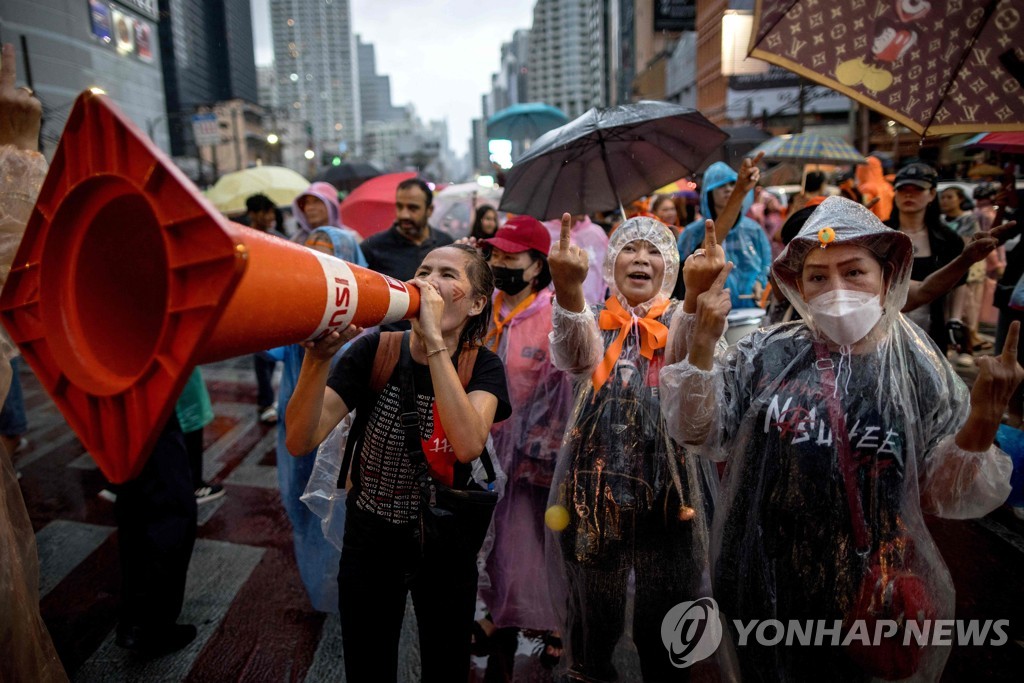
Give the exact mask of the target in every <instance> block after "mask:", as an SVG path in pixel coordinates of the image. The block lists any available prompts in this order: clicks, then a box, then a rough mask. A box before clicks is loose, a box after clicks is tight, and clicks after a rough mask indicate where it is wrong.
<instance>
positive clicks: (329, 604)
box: [268, 227, 366, 612]
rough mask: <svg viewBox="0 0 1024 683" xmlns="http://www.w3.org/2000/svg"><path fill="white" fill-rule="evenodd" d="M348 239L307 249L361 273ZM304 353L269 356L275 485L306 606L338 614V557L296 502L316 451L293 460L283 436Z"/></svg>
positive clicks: (326, 236)
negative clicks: (276, 376) (275, 415)
mask: <svg viewBox="0 0 1024 683" xmlns="http://www.w3.org/2000/svg"><path fill="white" fill-rule="evenodd" d="M350 233H351V231H350V230H346V229H343V228H334V227H321V228H314V229H313V231H312V232H311V233H309V235H308V236H307V237H306V246H307V247H309V248H310V249H313V250H315V251H317V252H320V253H326V254H328V255H329V256H333V257H335V258H340V259H342V260H343V261H348V262H349V263H354V264H356V265H357V266H362V267H364V268H365V267H366V259H365V258H364V257H363V252H362V251H361V250H360V249H359V245H358V243H357V242H356V240H355V239H354V238H353V237H352V235H351V234H350ZM305 351H306V350H305V348H303V346H302V345H300V344H290V345H288V346H281V347H278V348H276V349H273V350H271V351H269V352H268V353H269V354H270V356H271V357H272V358H273V359H274V360H275V361H279V360H280V361H284V369H283V371H282V373H281V386H280V388H279V389H278V394H277V402H278V406H279V411H280V415H281V418H280V421H279V422H278V425H277V481H278V485H279V487H280V489H281V502H282V504H283V505H284V509H285V512H287V513H288V520H289V521H290V522H291V523H292V531H293V541H294V545H295V561H296V563H297V564H298V565H299V574H300V575H301V576H302V583H303V585H305V587H306V594H307V595H308V596H309V602H310V604H312V605H313V609H315V610H318V611H320V612H337V611H338V582H337V580H336V578H337V574H338V561H339V559H340V557H341V555H340V551H339V550H338V549H337V548H335V547H334V546H332V545H331V543H330V542H329V541H328V540H327V539H326V538H324V534H323V531H322V530H321V528H320V518H319V517H317V516H316V515H315V514H314V513H313V512H312V511H311V510H310V509H309V508H308V507H306V505H305V504H304V503H302V502H301V501H300V500H299V496H301V495H302V492H303V491H304V490H305V489H306V484H307V483H308V482H309V477H310V475H311V474H312V472H313V464H314V463H315V462H316V451H315V450H313V451H310V452H309V453H306V454H304V455H300V456H292V455H291V454H290V453H289V452H288V447H287V446H285V440H286V438H287V435H288V423H287V420H286V419H285V412H286V410H287V409H288V402H289V401H290V400H291V397H292V392H293V391H294V390H295V384H296V383H297V382H298V381H299V371H300V370H301V369H302V358H303V356H304V354H305ZM338 355H340V352H339V354H338Z"/></svg>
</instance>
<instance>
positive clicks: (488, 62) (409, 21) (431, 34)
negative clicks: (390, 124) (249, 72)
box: [252, 0, 535, 154]
mask: <svg viewBox="0 0 1024 683" xmlns="http://www.w3.org/2000/svg"><path fill="white" fill-rule="evenodd" d="M349 2H350V5H351V8H352V27H353V32H355V33H358V34H359V35H360V36H362V39H363V41H364V42H369V43H373V44H374V46H375V47H376V48H377V73H380V74H387V75H389V76H391V101H392V102H393V103H394V104H396V105H404V104H407V103H410V102H411V103H412V104H414V105H415V106H416V111H417V113H418V114H419V116H420V118H422V119H423V120H424V121H429V120H434V119H447V120H448V137H449V145H450V146H451V148H452V149H453V150H455V152H456V153H458V154H464V153H465V152H466V150H467V149H469V137H470V135H471V128H470V121H471V120H472V119H473V118H475V117H477V116H480V96H481V95H482V94H484V93H485V92H488V91H489V90H490V87H491V80H490V79H491V74H492V73H494V72H495V71H497V70H498V62H499V59H500V57H501V53H500V50H501V44H502V43H504V42H508V41H509V40H511V39H512V33H513V32H514V31H515V30H516V29H520V28H527V29H528V28H530V25H531V24H532V23H533V5H534V2H535V0H502V1H501V2H481V0H435V1H434V2H432V3H429V2H424V1H423V0H349ZM269 3H270V0H252V10H253V30H254V32H255V36H254V37H255V41H256V63H257V64H269V63H270V62H272V61H273V59H274V51H273V45H272V44H271V38H270V11H269V6H270V4H269Z"/></svg>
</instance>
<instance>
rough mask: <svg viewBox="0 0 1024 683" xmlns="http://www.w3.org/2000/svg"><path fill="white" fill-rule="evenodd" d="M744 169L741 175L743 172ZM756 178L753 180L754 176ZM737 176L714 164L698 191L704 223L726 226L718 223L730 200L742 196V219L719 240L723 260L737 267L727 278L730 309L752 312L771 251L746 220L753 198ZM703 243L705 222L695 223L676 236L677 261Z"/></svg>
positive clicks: (756, 228) (755, 226) (757, 227)
mask: <svg viewBox="0 0 1024 683" xmlns="http://www.w3.org/2000/svg"><path fill="white" fill-rule="evenodd" d="M745 169H746V167H745V168H744V172H746V170H745ZM755 178H756V176H755ZM738 180H739V174H737V173H736V171H734V170H732V169H731V168H730V167H729V166H728V165H726V164H724V163H722V162H721V161H716V162H715V163H713V164H711V166H710V167H708V170H707V171H705V172H704V179H703V181H702V184H701V189H700V212H701V215H702V216H704V218H705V219H711V220H713V221H716V222H717V223H719V225H720V227H724V226H728V225H730V224H731V223H730V222H729V221H723V220H720V219H721V218H722V214H723V213H724V211H725V207H726V205H727V202H728V201H729V198H730V197H731V196H732V194H733V193H734V192H741V193H742V194H743V195H745V196H744V197H743V205H742V209H741V216H740V218H739V220H737V221H736V224H735V225H733V226H732V228H731V229H729V232H728V233H727V234H726V236H725V238H724V239H723V240H722V247H723V248H724V249H725V253H726V256H727V257H728V258H729V260H730V261H732V262H733V263H735V264H736V267H735V268H734V269H733V271H732V272H731V273H730V274H729V282H728V284H729V289H730V291H731V293H732V305H733V308H754V307H756V306H757V302H758V300H760V298H761V292H762V291H763V290H764V287H765V286H766V285H767V284H768V268H769V267H770V266H771V263H772V247H771V243H770V242H769V241H768V235H766V234H765V231H764V230H762V229H761V226H760V225H758V224H757V223H755V222H754V221H753V220H752V219H750V218H747V217H746V215H745V214H746V213H747V211H748V210H749V209H750V205H751V204H752V203H753V201H754V197H753V194H750V193H748V191H747V189H746V187H747V186H746V179H744V181H743V182H740V183H739V187H737V181H738ZM702 239H704V220H703V219H702V220H699V221H694V222H692V223H690V224H689V225H687V226H686V229H685V230H683V232H682V233H681V234H680V235H679V258H680V259H685V258H686V257H687V256H689V255H690V254H692V253H693V251H694V250H695V249H697V248H698V247H700V244H701V240H702Z"/></svg>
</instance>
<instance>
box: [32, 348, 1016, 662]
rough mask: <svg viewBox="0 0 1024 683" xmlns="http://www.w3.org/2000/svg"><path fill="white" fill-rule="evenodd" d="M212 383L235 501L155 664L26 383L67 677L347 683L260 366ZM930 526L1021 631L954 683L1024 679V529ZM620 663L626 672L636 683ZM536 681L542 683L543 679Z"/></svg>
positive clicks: (51, 609) (990, 520) (212, 369)
mask: <svg viewBox="0 0 1024 683" xmlns="http://www.w3.org/2000/svg"><path fill="white" fill-rule="evenodd" d="M203 370H204V376H205V378H206V381H207V385H208V387H209V391H210V394H211V397H212V399H213V403H214V411H215V413H216V419H215V420H214V422H213V423H212V424H211V425H210V426H208V427H207V428H206V457H205V468H206V477H207V479H209V480H213V481H219V482H221V483H223V484H224V486H225V488H226V489H227V492H228V493H227V495H226V496H225V497H223V498H220V499H218V500H216V501H213V502H211V503H208V504H206V505H202V506H200V507H199V534H198V537H199V540H198V541H197V543H196V547H195V552H194V554H193V556H192V564H191V567H190V569H189V583H188V589H187V594H186V598H185V607H184V611H183V613H182V615H181V618H180V620H179V621H181V622H183V623H193V624H195V625H196V626H197V627H198V628H199V636H198V637H197V638H196V640H195V641H194V642H193V643H192V644H191V645H189V646H188V647H187V648H185V649H184V650H182V651H180V652H178V653H175V654H173V655H170V656H166V657H163V658H159V659H155V660H151V661H148V662H143V661H139V660H136V659H133V657H132V656H130V655H129V654H128V653H127V651H125V650H122V649H121V648H119V647H117V646H116V645H115V644H114V627H115V625H116V615H117V604H118V590H119V588H118V587H119V581H120V572H119V568H118V555H117V533H116V529H115V526H116V525H115V522H114V515H113V506H112V505H111V503H109V502H108V501H107V500H105V499H103V498H101V497H100V496H98V495H97V494H99V492H100V491H101V490H102V489H103V487H104V481H103V479H102V477H101V475H100V473H99V472H98V471H97V469H96V468H95V466H94V465H93V463H92V461H91V460H90V458H89V456H88V455H86V454H85V453H84V451H83V449H82V446H81V445H80V444H79V443H78V441H77V439H76V438H75V437H74V435H73V434H72V433H71V431H70V430H69V429H68V427H67V425H66V424H65V423H64V421H63V419H62V418H61V416H60V414H59V413H57V411H56V410H55V408H54V406H53V404H52V403H51V402H50V400H49V398H48V397H47V396H46V395H45V394H44V393H43V392H42V390H41V389H40V388H39V385H38V383H37V382H36V380H35V378H34V377H33V376H32V374H31V373H30V372H29V371H27V370H25V371H23V372H22V374H21V379H22V382H23V384H24V387H25V394H26V406H27V410H28V415H29V422H30V431H29V433H28V438H29V441H30V446H29V448H27V449H26V450H24V451H22V452H21V453H19V454H18V456H17V457H16V459H15V466H16V468H17V469H18V470H20V471H21V472H22V479H21V486H22V490H23V492H24V495H25V499H26V502H27V504H28V508H29V512H30V514H31V517H32V522H33V525H34V527H35V529H36V538H37V541H38V547H39V555H40V560H41V567H42V569H41V580H40V593H41V596H42V614H43V617H44V619H45V620H46V623H47V625H48V627H49V629H50V633H51V635H52V637H53V640H54V643H55V644H56V646H57V650H58V652H59V653H60V656H61V658H62V660H63V663H64V666H65V668H66V669H67V672H68V674H69V676H70V677H71V679H72V680H76V681H178V680H187V681H234V680H246V681H338V680H342V677H343V674H342V669H343V665H342V656H341V641H340V632H339V626H338V621H337V617H334V616H331V617H325V616H324V615H322V614H318V613H316V612H314V611H313V610H312V609H311V608H310V607H309V605H308V602H307V599H306V596H305V592H304V590H303V588H302V584H301V582H300V580H299V575H298V570H297V568H296V565H295V560H294V559H293V555H292V540H291V529H290V527H289V523H288V520H287V518H286V517H285V513H284V510H283V508H282V507H281V505H280V502H279V499H278V490H277V476H276V472H275V468H274V462H275V455H274V442H275V434H276V428H275V427H268V426H264V425H261V424H259V422H258V421H257V419H256V418H257V416H256V409H255V396H256V387H255V379H254V376H253V372H252V369H251V361H250V359H248V358H245V359H236V360H233V361H227V362H223V363H218V364H215V365H211V366H206V367H204V369H203ZM930 527H931V530H932V533H933V534H934V535H935V538H936V540H937V541H938V543H939V546H940V548H941V549H942V551H943V554H944V556H945V558H946V562H947V564H948V565H949V568H950V571H951V572H952V574H953V579H954V581H955V583H956V587H957V617H958V618H961V619H969V618H980V619H1009V620H1010V627H1009V629H1008V633H1009V635H1010V642H1009V643H1008V644H1006V645H1004V646H1002V647H961V648H954V649H953V653H952V655H951V657H950V659H949V663H948V665H947V666H946V670H945V674H944V676H943V680H944V681H964V680H974V681H982V680H983V681H1011V680H1019V675H1020V672H1021V671H1022V670H1024V583H1022V582H1021V580H1020V577H1021V575H1022V570H1024V522H1021V521H1019V520H1017V519H1016V518H1015V517H1014V516H1013V515H1012V514H1011V513H1010V512H1009V511H1008V510H1007V509H1005V508H1003V509H1000V510H998V511H996V512H995V513H993V514H992V515H990V516H989V517H987V518H985V519H982V520H975V521H963V522H961V521H948V520H936V519H931V520H930ZM410 634H411V626H410V624H408V623H407V625H406V629H405V634H404V636H403V641H402V649H403V652H404V657H405V665H404V666H403V679H404V680H416V679H417V677H415V676H414V675H413V674H412V673H411V672H414V671H415V670H416V665H415V659H416V654H415V651H414V645H413V640H411V639H410V638H409V637H408V636H409V635H410ZM620 650H623V652H621V653H620V655H621V656H620V657H619V660H620V661H621V662H622V665H623V666H620V670H622V671H623V672H624V673H626V672H629V671H630V670H633V671H635V669H633V668H632V667H631V666H630V662H629V654H630V653H629V652H626V651H625V648H620ZM524 660H525V657H521V658H520V661H521V662H524ZM524 663H525V662H524ZM523 668H524V669H525V668H526V667H523ZM529 669H532V670H533V672H532V673H531V674H529V675H528V677H529V678H530V679H535V675H536V673H537V669H538V667H535V666H530V667H529ZM627 675H628V674H627ZM517 678H521V677H520V676H517ZM630 680H632V679H630Z"/></svg>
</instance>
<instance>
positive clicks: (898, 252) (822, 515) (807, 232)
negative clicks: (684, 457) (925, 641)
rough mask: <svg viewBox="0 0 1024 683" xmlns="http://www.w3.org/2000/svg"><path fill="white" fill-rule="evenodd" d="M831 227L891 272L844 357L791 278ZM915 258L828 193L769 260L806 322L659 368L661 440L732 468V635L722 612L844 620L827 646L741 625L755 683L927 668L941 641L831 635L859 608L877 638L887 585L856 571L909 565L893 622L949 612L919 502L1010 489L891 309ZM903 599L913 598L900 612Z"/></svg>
mask: <svg viewBox="0 0 1024 683" xmlns="http://www.w3.org/2000/svg"><path fill="white" fill-rule="evenodd" d="M830 230H832V231H834V232H831V233H830V232H829V231H830ZM833 236H834V243H835V244H853V245H857V246H860V247H864V248H866V249H867V250H869V251H870V252H871V253H872V254H874V256H875V258H876V259H877V260H878V261H879V262H880V263H881V264H882V269H883V273H885V276H884V277H885V279H886V281H887V289H886V290H885V291H884V292H883V294H882V313H881V318H880V319H879V320H878V322H877V323H875V325H874V327H873V328H871V331H870V332H868V333H867V336H863V335H862V337H861V341H860V342H857V343H855V344H854V347H855V348H856V349H857V350H856V351H853V350H852V349H853V348H854V347H851V346H844V347H840V349H839V350H838V351H837V350H834V349H835V345H834V344H833V345H831V346H827V345H826V344H825V341H827V338H826V337H825V336H824V334H823V333H822V332H820V329H822V328H821V327H819V322H818V321H816V320H815V315H814V313H813V312H812V310H810V308H809V306H808V304H807V303H806V302H805V301H804V298H803V297H802V296H801V293H800V291H799V289H798V287H797V283H798V282H799V281H800V277H801V271H802V270H803V267H804V259H805V258H806V257H807V255H808V253H809V252H810V250H811V249H818V248H821V242H828V241H829V239H830V238H832V237H833ZM911 258H912V251H911V245H910V240H909V239H908V238H907V237H906V236H905V235H903V234H902V233H899V232H898V231H894V230H890V229H889V228H886V227H885V226H884V225H882V223H881V222H880V221H879V220H878V218H877V217H876V216H875V215H874V214H872V213H871V212H870V211H868V210H867V209H865V208H864V207H862V206H861V205H859V204H857V203H855V202H852V201H850V200H847V199H843V198H840V197H832V198H829V199H827V200H825V202H824V203H822V204H821V206H820V207H819V208H818V209H817V211H815V212H814V214H812V216H811V218H810V220H808V222H807V224H806V225H805V226H804V227H803V229H802V230H801V231H800V233H799V235H798V236H797V237H796V238H795V239H794V240H793V242H792V243H791V244H790V245H789V246H788V247H787V248H786V250H785V251H783V253H782V254H781V255H780V256H779V258H778V259H776V261H775V263H774V266H773V269H774V275H775V280H776V282H777V283H778V285H779V287H780V289H781V291H782V293H783V294H784V295H785V296H786V298H787V299H788V300H789V301H791V302H792V303H793V305H794V306H795V307H796V309H797V311H798V312H799V313H800V315H801V316H802V318H803V320H801V321H799V322H793V323H785V324H781V325H776V326H773V327H769V328H766V329H761V330H758V331H756V332H754V333H752V334H751V335H749V336H747V337H745V338H744V339H742V340H740V341H739V342H738V343H737V345H736V346H735V348H731V349H728V350H726V348H725V346H724V345H723V344H719V347H718V351H717V353H716V358H715V362H714V367H713V369H712V370H710V371H703V370H701V369H698V368H696V367H694V366H692V365H690V364H689V362H688V361H687V360H684V361H682V362H680V363H678V364H674V365H670V366H668V367H666V368H665V369H663V370H662V373H661V388H662V408H663V410H664V412H665V416H666V420H667V422H668V424H669V426H670V429H671V431H672V433H673V436H674V437H675V438H676V439H678V440H679V441H680V442H684V443H700V444H701V445H699V446H694V447H693V451H694V452H700V453H701V454H702V455H704V456H705V457H707V458H710V459H714V460H725V462H726V470H725V475H724V479H723V482H722V493H721V495H720V497H719V500H718V507H717V508H716V510H715V519H714V524H713V528H712V560H713V566H712V576H713V586H714V598H715V600H717V602H718V605H719V608H720V609H721V611H722V613H723V616H724V617H725V619H726V622H727V623H728V624H729V625H730V626H731V627H733V630H732V631H731V633H732V636H733V637H734V639H735V638H736V637H737V635H738V632H737V630H736V629H735V626H734V623H735V622H734V620H740V621H741V622H743V623H745V624H749V623H750V621H751V620H760V621H764V620H772V619H777V620H780V621H781V622H782V624H783V625H784V626H785V627H786V628H792V626H791V625H793V624H795V625H797V626H799V627H803V625H805V624H806V623H808V622H811V621H814V622H815V623H817V622H818V620H822V621H821V624H822V625H827V626H829V627H832V626H833V625H834V624H840V623H841V624H842V629H841V633H840V634H839V635H838V636H836V638H837V640H834V639H833V635H831V634H829V633H824V634H823V639H822V640H819V643H822V642H823V643H824V644H823V645H818V646H813V644H812V645H808V646H800V645H793V646H785V645H779V646H775V647H770V646H768V645H767V644H758V643H756V642H755V639H754V638H753V637H752V636H751V637H750V638H749V639H748V641H747V643H746V644H745V645H736V643H737V642H738V641H736V642H734V645H736V647H735V653H736V655H737V656H738V658H739V663H740V665H741V668H742V670H743V673H744V675H745V677H748V678H749V679H750V680H753V679H757V680H781V681H803V680H819V679H820V678H821V676H823V675H827V677H828V679H829V680H833V681H854V680H856V681H861V680H866V679H867V678H869V677H871V676H872V675H874V676H877V677H881V678H892V677H893V676H896V677H900V678H902V677H906V676H907V675H912V676H915V677H916V678H915V680H937V679H938V677H939V675H940V673H941V672H942V669H943V666H944V664H945V661H946V658H947V656H948V654H949V647H948V646H940V645H936V646H929V647H925V648H923V649H917V650H915V649H914V648H911V649H909V650H908V649H906V648H901V647H900V646H899V643H901V642H902V639H903V635H904V632H903V631H900V632H899V634H898V637H897V639H896V640H897V645H896V646H893V644H892V642H890V643H889V644H887V645H886V644H880V645H877V646H874V645H868V646H864V647H862V645H863V642H862V641H861V640H860V638H859V636H858V639H857V640H851V641H850V642H849V643H846V644H845V645H844V642H843V641H844V640H845V639H846V637H847V636H848V635H849V634H850V633H854V634H857V631H854V630H853V629H854V628H856V626H855V623H854V622H855V621H856V620H865V621H864V625H865V626H866V627H867V628H868V629H869V630H870V633H871V637H874V632H875V629H874V626H873V625H872V624H871V623H870V619H869V618H868V617H870V613H869V612H866V611H865V609H864V604H865V602H864V600H863V597H864V596H866V595H868V594H874V591H875V590H876V588H875V587H876V586H878V585H882V584H879V583H877V582H875V581H874V580H868V579H866V577H871V578H872V579H874V578H876V574H875V573H874V570H875V569H876V568H878V567H880V566H887V567H888V570H889V571H898V572H900V573H901V575H902V577H903V579H901V584H900V585H899V587H898V588H894V586H895V584H893V583H886V584H884V585H886V586H888V587H889V588H890V589H894V590H893V592H890V593H888V595H889V597H888V598H885V597H884V596H882V597H881V598H880V599H879V600H878V601H877V602H875V603H874V604H875V606H876V608H878V609H883V608H884V604H883V603H886V601H890V602H889V603H888V604H896V605H897V609H895V610H893V612H892V614H891V618H892V620H894V621H896V620H898V621H899V624H900V625H901V626H902V624H903V623H904V620H905V619H909V620H923V619H926V618H927V619H952V618H953V607H954V592H953V584H952V581H951V580H950V575H949V572H948V570H947V569H946V565H945V564H944V563H943V561H942V557H941V556H940V555H939V552H938V549H937V548H936V546H935V543H934V541H933V540H932V538H931V536H930V534H929V533H928V529H927V528H926V527H925V523H924V519H923V516H922V513H923V512H929V513H931V514H934V515H938V516H940V517H946V518H953V519H965V518H971V517H979V516H982V515H984V514H986V513H988V512H989V511H991V510H993V509H994V508H996V507H998V506H999V505H1000V504H1001V503H1002V502H1003V501H1004V500H1005V499H1006V496H1007V494H1008V493H1009V477H1010V470H1011V465H1010V461H1009V458H1008V457H1007V456H1006V455H1005V454H1004V453H1003V452H1002V451H1000V450H999V449H998V448H996V447H994V446H993V447H991V448H990V449H989V450H987V451H985V452H979V453H975V452H967V451H964V450H962V449H960V448H959V447H958V446H957V445H956V442H955V440H954V437H955V434H956V433H957V431H958V430H959V429H960V428H961V426H962V425H963V424H964V421H965V419H966V418H967V415H968V412H969V407H970V406H969V395H968V391H967V387H966V386H965V385H964V383H963V381H961V380H960V378H959V377H957V375H956V374H955V373H954V372H953V369H952V368H951V367H950V365H949V363H948V362H947V361H946V359H945V356H944V355H943V354H942V353H941V352H940V351H939V349H938V348H936V346H935V345H934V343H933V342H932V341H931V339H929V337H928V335H926V334H925V333H923V332H922V331H921V329H920V328H918V327H917V326H915V325H913V324H912V323H910V322H908V320H907V319H906V318H905V317H904V316H903V315H902V314H901V313H900V312H899V311H900V308H901V307H902V306H903V304H904V303H905V301H906V297H907V291H908V288H909V282H910V269H911ZM694 318H695V316H684V319H683V320H681V321H680V322H681V327H682V328H684V329H685V328H686V327H687V326H689V327H690V328H691V329H692V323H693V319H694ZM822 324H823V323H822ZM816 340H817V341H816ZM830 348H831V349H833V350H831V351H830V350H829V349H830ZM826 356H827V357H826ZM833 386H834V388H833ZM840 415H845V421H844V422H845V428H844V427H843V426H842V425H843V424H844V422H841V421H840V418H839V416H840ZM833 425H840V427H839V428H837V429H834V428H833ZM843 429H845V431H846V433H847V438H846V439H842V431H843ZM843 443H848V444H849V447H848V449H847V448H843V447H842V446H841V444H843ZM689 450H690V448H688V451H689ZM844 453H845V455H844ZM844 463H846V465H845V466H844ZM858 494H859V495H858ZM861 539H863V545H861V544H860V543H859V541H860V540H861ZM858 546H861V547H858ZM883 563H884V564H883ZM890 576H891V574H890ZM914 587H916V588H917V589H919V590H918V591H917V593H916V595H915V594H912V591H913V590H914ZM894 595H895V596H896V597H895V598H894V597H893V596H894ZM899 605H916V607H917V608H919V609H915V610H913V613H912V614H911V613H909V612H911V608H909V607H908V609H907V613H902V614H898V610H899ZM883 618H889V617H883ZM773 632H774V631H772V633H773ZM815 637H817V635H814V636H813V637H812V640H813V639H814V638H815ZM914 643H916V641H914ZM879 656H881V657H879ZM880 660H884V661H886V662H888V664H887V665H885V666H889V667H892V669H891V670H890V671H889V672H888V673H887V674H886V673H884V672H880V671H879V670H877V669H875V668H872V666H873V665H872V664H868V663H866V662H867V661H873V662H874V665H879V666H881V665H880ZM882 668H884V666H883V667H882ZM899 670H902V671H901V673H896V672H897V671H899ZM825 672H827V674H826V673H825Z"/></svg>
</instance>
